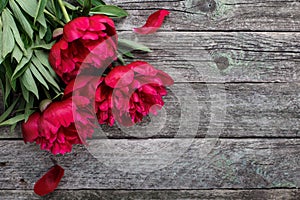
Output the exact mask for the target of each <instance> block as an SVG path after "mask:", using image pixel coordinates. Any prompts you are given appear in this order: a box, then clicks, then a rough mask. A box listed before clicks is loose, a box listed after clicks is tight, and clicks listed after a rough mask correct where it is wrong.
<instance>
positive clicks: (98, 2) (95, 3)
mask: <svg viewBox="0 0 300 200" xmlns="http://www.w3.org/2000/svg"><path fill="white" fill-rule="evenodd" d="M83 1H84V0H77V2H78V3H79V4H80V5H83ZM92 5H93V6H100V5H105V2H104V1H102V0H92Z"/></svg>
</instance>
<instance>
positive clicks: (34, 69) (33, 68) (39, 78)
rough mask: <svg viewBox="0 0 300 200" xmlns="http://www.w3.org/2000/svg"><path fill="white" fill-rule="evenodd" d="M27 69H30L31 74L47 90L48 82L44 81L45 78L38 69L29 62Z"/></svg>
mask: <svg viewBox="0 0 300 200" xmlns="http://www.w3.org/2000/svg"><path fill="white" fill-rule="evenodd" d="M43 67H44V66H43ZM29 69H30V70H31V72H32V74H33V76H34V77H35V78H36V79H37V80H38V81H39V82H40V83H41V84H42V85H43V86H45V88H46V89H47V90H49V86H48V84H47V83H46V81H45V79H44V78H43V76H42V75H41V73H40V72H39V71H38V69H37V68H36V67H35V65H34V64H32V63H31V64H30V67H29Z"/></svg>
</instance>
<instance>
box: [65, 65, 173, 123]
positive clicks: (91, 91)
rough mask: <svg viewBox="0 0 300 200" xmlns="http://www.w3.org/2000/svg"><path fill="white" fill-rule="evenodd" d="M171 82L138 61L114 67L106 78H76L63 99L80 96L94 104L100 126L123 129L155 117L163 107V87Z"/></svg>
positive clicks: (165, 76)
mask: <svg viewBox="0 0 300 200" xmlns="http://www.w3.org/2000/svg"><path fill="white" fill-rule="evenodd" d="M172 84H173V80H172V78H171V77H170V76H169V75H168V74H166V73H165V72H163V71H161V70H157V69H155V68H154V67H153V66H152V65H150V64H148V63H146V62H142V61H137V62H133V63H131V64H129V65H127V66H117V67H115V68H114V69H112V71H110V72H109V73H108V75H107V76H106V77H100V78H99V77H96V76H78V77H77V78H76V80H72V81H71V82H70V84H69V85H68V86H67V88H66V89H65V96H70V95H71V94H72V95H75V96H76V95H80V96H85V97H88V98H89V99H90V100H91V99H92V100H91V101H94V102H95V108H94V109H95V113H96V116H97V118H98V122H99V124H108V125H110V126H112V125H113V124H114V122H115V121H118V123H119V124H121V125H124V126H131V125H133V124H134V123H136V122H140V121H141V120H142V119H143V117H144V116H146V115H148V114H149V113H152V114H156V112H157V110H159V109H160V108H161V107H162V106H163V105H164V102H163V99H162V96H165V95H166V94H167V91H166V89H165V86H169V85H172Z"/></svg>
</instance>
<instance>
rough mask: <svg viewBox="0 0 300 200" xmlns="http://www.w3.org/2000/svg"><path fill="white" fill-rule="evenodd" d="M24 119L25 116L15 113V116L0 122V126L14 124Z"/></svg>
mask: <svg viewBox="0 0 300 200" xmlns="http://www.w3.org/2000/svg"><path fill="white" fill-rule="evenodd" d="M24 119H25V116H24V114H21V115H17V116H15V117H12V118H10V119H8V120H6V121H4V122H2V123H0V126H10V125H14V124H16V123H18V122H20V121H23V120H24Z"/></svg>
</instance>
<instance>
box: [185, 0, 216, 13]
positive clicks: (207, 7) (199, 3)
mask: <svg viewBox="0 0 300 200" xmlns="http://www.w3.org/2000/svg"><path fill="white" fill-rule="evenodd" d="M187 5H189V6H188V9H190V10H193V11H196V10H198V11H201V12H206V13H208V12H213V11H215V10H216V7H217V4H216V2H215V1H214V0H187Z"/></svg>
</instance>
